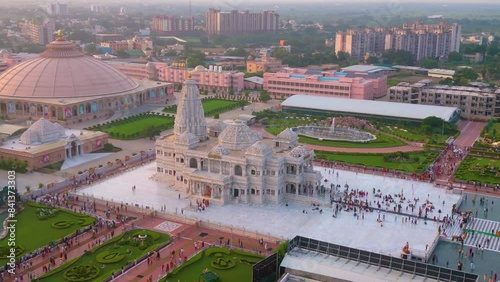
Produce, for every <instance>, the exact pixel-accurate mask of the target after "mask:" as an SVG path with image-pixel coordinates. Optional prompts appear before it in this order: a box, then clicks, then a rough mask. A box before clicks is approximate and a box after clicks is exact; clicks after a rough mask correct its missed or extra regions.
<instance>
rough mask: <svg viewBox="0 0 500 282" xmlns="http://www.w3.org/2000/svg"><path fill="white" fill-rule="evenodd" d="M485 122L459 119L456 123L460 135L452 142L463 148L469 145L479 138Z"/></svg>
mask: <svg viewBox="0 0 500 282" xmlns="http://www.w3.org/2000/svg"><path fill="white" fill-rule="evenodd" d="M485 125H486V123H485V122H479V121H462V120H461V121H460V122H459V123H458V129H459V130H460V136H458V138H457V139H456V140H455V142H453V143H454V144H455V145H456V146H458V147H461V148H464V147H471V146H472V145H474V142H475V141H476V140H477V138H479V136H480V134H481V131H482V130H483V128H484V126H485Z"/></svg>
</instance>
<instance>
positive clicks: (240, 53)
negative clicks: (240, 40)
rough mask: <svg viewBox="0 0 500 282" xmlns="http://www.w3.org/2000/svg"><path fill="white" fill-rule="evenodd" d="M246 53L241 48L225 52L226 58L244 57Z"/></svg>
mask: <svg viewBox="0 0 500 282" xmlns="http://www.w3.org/2000/svg"><path fill="white" fill-rule="evenodd" d="M247 54H248V53H247V51H245V49H243V48H241V47H240V48H235V49H229V50H227V51H226V56H236V57H246V56H247Z"/></svg>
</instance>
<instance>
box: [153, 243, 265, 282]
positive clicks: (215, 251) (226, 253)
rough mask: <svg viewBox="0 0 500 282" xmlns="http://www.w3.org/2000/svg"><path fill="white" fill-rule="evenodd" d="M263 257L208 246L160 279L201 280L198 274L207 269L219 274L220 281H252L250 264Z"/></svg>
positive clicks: (187, 281) (184, 281) (183, 281)
mask: <svg viewBox="0 0 500 282" xmlns="http://www.w3.org/2000/svg"><path fill="white" fill-rule="evenodd" d="M263 258H264V257H262V256H259V255H256V254H251V253H245V252H242V251H239V250H229V249H224V248H217V247H215V248H209V249H207V250H205V251H203V252H201V253H199V254H197V255H195V256H194V257H193V258H191V259H190V260H188V261H187V262H186V263H185V264H183V265H182V266H181V267H179V268H177V269H176V270H174V271H173V272H171V273H170V274H168V276H167V277H166V278H164V279H162V280H160V281H162V282H165V281H182V282H191V281H201V280H199V279H200V275H201V274H202V273H203V272H204V270H207V269H208V270H209V271H210V272H212V273H215V274H216V275H218V276H219V278H220V280H219V281H221V282H231V281H238V282H246V281H248V282H250V281H252V265H253V264H255V263H256V262H258V261H260V260H261V259H263Z"/></svg>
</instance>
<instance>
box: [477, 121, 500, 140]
mask: <svg viewBox="0 0 500 282" xmlns="http://www.w3.org/2000/svg"><path fill="white" fill-rule="evenodd" d="M484 133H485V132H482V134H481V136H482V137H484V135H485V134H484ZM488 137H489V138H493V139H494V140H495V141H497V140H500V122H495V123H493V125H492V126H491V129H490V130H489V132H488Z"/></svg>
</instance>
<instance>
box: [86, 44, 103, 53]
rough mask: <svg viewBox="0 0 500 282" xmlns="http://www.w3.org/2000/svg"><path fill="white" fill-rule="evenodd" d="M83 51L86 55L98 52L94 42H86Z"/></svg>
mask: <svg viewBox="0 0 500 282" xmlns="http://www.w3.org/2000/svg"><path fill="white" fill-rule="evenodd" d="M83 52H84V53H85V54H87V55H95V54H99V53H100V52H99V49H97V46H96V45H95V44H87V45H86V46H85V48H84V49H83Z"/></svg>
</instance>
